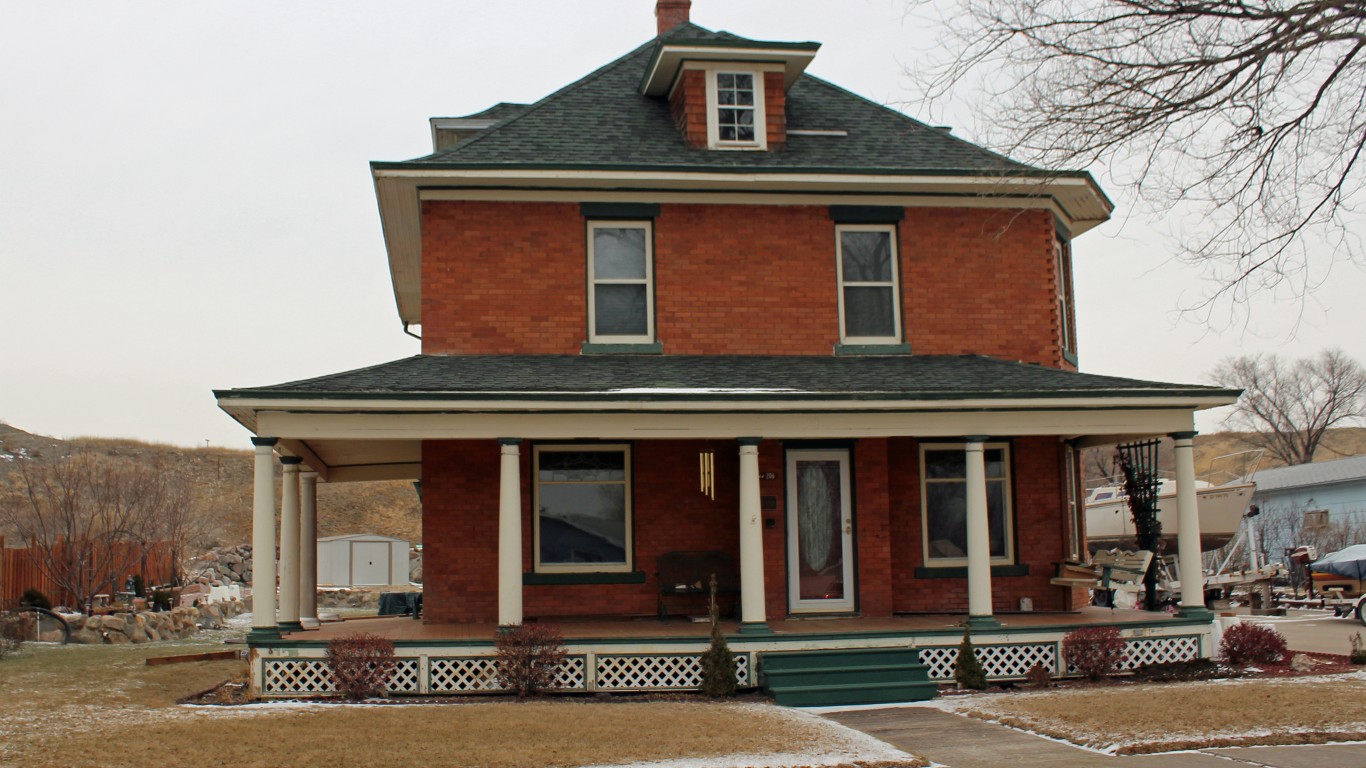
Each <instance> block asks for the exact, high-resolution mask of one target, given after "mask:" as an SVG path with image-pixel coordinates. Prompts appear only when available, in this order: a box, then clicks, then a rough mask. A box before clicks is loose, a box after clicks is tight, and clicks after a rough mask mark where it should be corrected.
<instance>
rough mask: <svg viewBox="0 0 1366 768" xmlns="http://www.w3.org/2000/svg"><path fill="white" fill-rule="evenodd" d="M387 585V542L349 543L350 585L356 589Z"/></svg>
mask: <svg viewBox="0 0 1366 768" xmlns="http://www.w3.org/2000/svg"><path fill="white" fill-rule="evenodd" d="M388 583H389V542H387V541H353V542H351V584H352V585H354V586H358V587H363V586H376V585H386V584H388Z"/></svg>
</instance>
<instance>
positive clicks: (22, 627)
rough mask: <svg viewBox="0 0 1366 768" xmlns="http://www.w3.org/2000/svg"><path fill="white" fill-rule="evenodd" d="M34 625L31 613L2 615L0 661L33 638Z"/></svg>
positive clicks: (0, 624)
mask: <svg viewBox="0 0 1366 768" xmlns="http://www.w3.org/2000/svg"><path fill="white" fill-rule="evenodd" d="M33 624H34V618H33V614H31V613H7V614H0V659H3V658H4V657H6V656H8V655H10V654H12V653H14V652H16V651H18V650H19V646H20V645H22V644H23V642H24V641H25V640H29V639H32V638H33Z"/></svg>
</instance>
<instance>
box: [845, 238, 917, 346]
mask: <svg viewBox="0 0 1366 768" xmlns="http://www.w3.org/2000/svg"><path fill="white" fill-rule="evenodd" d="M895 233H896V227H895V226H893V225H887V224H842V225H839V226H837V227H836V228H835V250H836V259H837V261H838V264H839V307H840V341H841V343H852V344H898V343H900V342H901V307H900V304H901V302H900V301H899V296H900V290H899V289H898V281H897V258H896V237H895V236H894V235H895Z"/></svg>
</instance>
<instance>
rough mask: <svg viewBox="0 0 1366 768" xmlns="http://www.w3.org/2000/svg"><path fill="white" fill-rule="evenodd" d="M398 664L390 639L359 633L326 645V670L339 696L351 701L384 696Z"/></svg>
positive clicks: (344, 636) (331, 641) (342, 637)
mask: <svg viewBox="0 0 1366 768" xmlns="http://www.w3.org/2000/svg"><path fill="white" fill-rule="evenodd" d="M397 665H398V660H397V659H395V658H394V643H393V641H392V640H390V639H389V638H387V637H381V636H379V635H372V634H369V633H366V632H359V633H353V634H349V635H342V636H341V637H338V638H337V639H335V640H329V641H328V643H327V667H328V669H330V670H332V680H333V682H334V683H335V684H336V686H337V693H339V694H341V695H342V696H345V697H346V698H348V699H351V700H352V701H360V700H361V699H368V698H370V697H372V696H378V695H379V694H381V693H383V692H384V689H385V686H386V685H388V683H389V676H390V675H392V674H393V673H394V667H395V666H397Z"/></svg>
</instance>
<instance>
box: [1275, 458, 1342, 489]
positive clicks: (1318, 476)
mask: <svg viewBox="0 0 1366 768" xmlns="http://www.w3.org/2000/svg"><path fill="white" fill-rule="evenodd" d="M1353 480H1366V456H1351V457H1349V458H1346V459H1337V460H1335V461H1319V462H1315V463H1313V464H1298V465H1296V466H1293V467H1276V468H1274V469H1263V470H1262V471H1260V472H1257V473H1256V474H1254V475H1253V476H1252V481H1253V482H1254V483H1256V484H1257V490H1258V491H1274V490H1279V489H1281V488H1303V487H1305V486H1310V485H1329V484H1332V483H1347V482H1351V481H1353Z"/></svg>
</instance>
